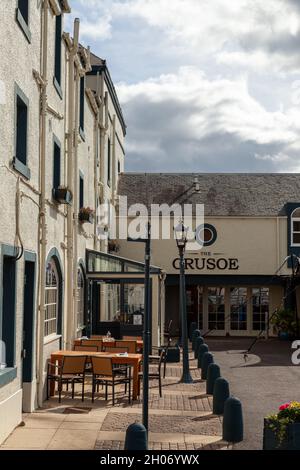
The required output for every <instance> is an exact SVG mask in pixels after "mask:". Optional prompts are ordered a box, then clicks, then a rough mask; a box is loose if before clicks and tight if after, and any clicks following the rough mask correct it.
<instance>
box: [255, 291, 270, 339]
mask: <svg viewBox="0 0 300 470" xmlns="http://www.w3.org/2000/svg"><path fill="white" fill-rule="evenodd" d="M252 299H253V300H252V302H253V304H252V305H253V310H252V311H253V317H252V329H253V330H254V331H263V330H264V329H265V328H266V321H267V316H268V314H269V289H267V288H264V287H262V288H261V287H258V288H255V289H253V292H252Z"/></svg>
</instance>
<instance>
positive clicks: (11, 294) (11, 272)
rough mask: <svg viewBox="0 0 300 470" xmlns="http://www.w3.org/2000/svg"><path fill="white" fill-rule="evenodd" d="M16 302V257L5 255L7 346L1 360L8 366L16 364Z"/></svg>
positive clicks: (4, 332) (4, 334) (3, 336)
mask: <svg viewBox="0 0 300 470" xmlns="http://www.w3.org/2000/svg"><path fill="white" fill-rule="evenodd" d="M15 304H16V259H15V258H13V257H11V256H4V257H3V296H2V333H1V340H2V342H3V343H1V344H3V345H4V348H5V354H4V356H5V357H4V358H2V359H1V361H2V362H3V363H4V364H5V365H6V367H14V365H15V324H16V315H15Z"/></svg>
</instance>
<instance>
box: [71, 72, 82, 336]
mask: <svg viewBox="0 0 300 470" xmlns="http://www.w3.org/2000/svg"><path fill="white" fill-rule="evenodd" d="M75 73H76V78H75V131H74V144H75V146H74V175H73V176H74V183H73V186H74V193H73V196H74V199H73V208H74V217H73V315H72V316H73V335H74V337H76V336H77V307H78V306H77V276H78V274H77V262H78V211H79V205H78V192H79V191H78V184H79V177H78V142H79V81H80V73H79V70H78V68H76V72H75ZM72 339H73V338H71V340H72Z"/></svg>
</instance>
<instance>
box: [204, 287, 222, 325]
mask: <svg viewBox="0 0 300 470" xmlns="http://www.w3.org/2000/svg"><path fill="white" fill-rule="evenodd" d="M208 328H209V330H225V289H224V288H222V287H209V288H208Z"/></svg>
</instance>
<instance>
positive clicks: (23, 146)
mask: <svg viewBox="0 0 300 470" xmlns="http://www.w3.org/2000/svg"><path fill="white" fill-rule="evenodd" d="M15 100H16V110H15V114H16V117H15V158H14V168H15V169H16V170H17V171H18V172H20V173H22V175H23V176H25V178H27V179H29V178H30V171H29V168H28V167H27V147H28V142H27V140H28V105H29V101H28V99H27V98H26V96H25V95H24V93H23V92H22V91H21V89H20V88H19V87H18V86H17V85H16V98H15Z"/></svg>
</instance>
